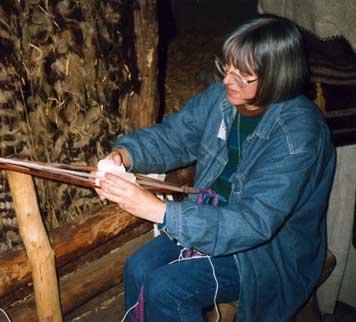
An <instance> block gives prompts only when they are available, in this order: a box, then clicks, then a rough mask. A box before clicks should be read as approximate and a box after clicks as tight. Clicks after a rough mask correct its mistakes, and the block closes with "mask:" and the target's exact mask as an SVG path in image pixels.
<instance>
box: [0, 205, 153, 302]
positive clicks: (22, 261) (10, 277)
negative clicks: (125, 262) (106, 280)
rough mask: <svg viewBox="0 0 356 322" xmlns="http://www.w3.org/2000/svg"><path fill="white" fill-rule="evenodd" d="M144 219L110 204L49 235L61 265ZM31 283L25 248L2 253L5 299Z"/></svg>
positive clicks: (1, 288) (0, 277)
mask: <svg viewBox="0 0 356 322" xmlns="http://www.w3.org/2000/svg"><path fill="white" fill-rule="evenodd" d="M143 222H144V221H143V220H140V219H137V218H136V217H134V216H132V215H130V214H128V213H127V212H124V211H123V210H121V209H120V208H119V207H118V206H116V205H110V206H108V207H105V208H102V209H100V210H98V211H96V212H95V213H94V214H92V215H91V216H88V217H85V218H82V219H80V220H79V221H77V222H75V223H69V224H65V225H63V226H61V227H60V228H58V229H55V230H53V231H51V232H50V233H49V236H50V240H51V243H52V245H53V248H54V251H55V256H56V266H57V268H61V267H63V266H64V265H66V264H68V263H69V262H71V261H73V260H74V259H78V258H79V257H80V256H82V255H84V254H87V253H88V252H89V251H91V250H93V249H95V248H97V247H99V246H101V245H104V244H105V243H106V242H108V241H110V240H111V239H113V238H114V237H116V236H118V235H119V234H124V233H125V232H128V231H130V230H132V229H133V228H135V227H137V226H139V225H140V224H142V223H143ZM151 227H152V225H146V226H145V231H147V230H148V229H150V228H151ZM67 272H68V269H67ZM30 282H31V265H30V263H29V261H28V258H27V256H26V253H25V251H24V249H23V248H21V247H17V248H16V249H13V250H9V251H7V252H5V253H2V254H0V297H1V298H3V297H4V296H5V295H6V294H9V293H10V292H13V291H15V290H17V289H19V288H21V287H23V286H26V285H27V284H28V283H30ZM0 301H1V300H0ZM3 304H4V303H3Z"/></svg>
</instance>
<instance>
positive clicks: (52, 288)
mask: <svg viewBox="0 0 356 322" xmlns="http://www.w3.org/2000/svg"><path fill="white" fill-rule="evenodd" d="M7 176H8V181H9V185H10V190H11V193H12V200H13V205H14V208H15V212H16V217H17V221H18V226H19V231H20V235H21V237H22V239H23V242H24V245H25V248H26V252H27V256H28V258H29V260H30V262H31V265H32V278H33V285H34V293H35V300H36V309H37V314H38V320H39V321H40V322H62V313H61V308H60V300H59V291H58V281H57V276H56V268H55V260H54V251H53V250H52V248H51V245H50V242H49V240H48V236H47V233H46V230H45V227H44V225H43V221H42V218H41V214H40V211H39V208H38V204H37V197H36V192H35V187H34V184H33V180H32V177H31V176H29V175H26V174H22V173H18V172H13V171H8V172H7Z"/></svg>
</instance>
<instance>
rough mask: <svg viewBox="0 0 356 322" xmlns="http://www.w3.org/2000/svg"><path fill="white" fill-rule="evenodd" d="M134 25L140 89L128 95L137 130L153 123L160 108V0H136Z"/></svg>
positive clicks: (128, 113) (128, 114)
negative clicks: (158, 12)
mask: <svg viewBox="0 0 356 322" xmlns="http://www.w3.org/2000/svg"><path fill="white" fill-rule="evenodd" d="M134 24H135V37H136V41H135V44H136V56H137V65H138V69H139V72H140V79H141V89H140V93H139V94H135V95H133V96H132V97H129V98H128V106H127V117H128V118H129V119H130V120H131V121H132V122H133V125H134V128H135V129H137V128H142V127H145V126H151V125H153V124H154V123H155V122H156V121H157V116H158V110H159V95H158V80H157V77H158V39H159V37H158V17H157V0H136V1H135V6H134Z"/></svg>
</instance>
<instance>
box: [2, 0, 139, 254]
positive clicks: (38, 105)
mask: <svg viewBox="0 0 356 322" xmlns="http://www.w3.org/2000/svg"><path fill="white" fill-rule="evenodd" d="M132 2H133V1H131V0H107V1H99V0H98V1H95V0H77V1H74V0H62V1H60V0H58V1H55V0H47V1H46V0H43V1H41V0H21V1H13V0H1V2H0V120H1V130H0V142H1V143H0V144H1V156H2V157H16V158H24V159H28V160H39V161H44V162H62V163H78V164H96V162H97V161H98V159H100V158H102V157H103V156H104V155H105V154H106V153H108V151H109V150H110V149H111V147H112V143H113V141H114V140H115V138H117V135H118V134H120V133H125V132H127V131H129V130H130V125H129V123H128V122H127V120H125V119H124V118H123V117H122V115H127V114H126V112H125V108H126V105H127V104H126V102H127V98H128V97H129V95H130V94H132V93H134V92H135V91H137V90H138V88H139V82H138V76H137V67H136V59H135V47H134V31H133V11H132V7H131V6H132ZM36 187H37V189H38V198H39V203H40V208H41V212H42V214H43V215H44V218H45V219H46V224H47V225H48V227H49V228H52V227H55V226H58V225H59V224H61V223H63V222H67V221H69V220H70V219H71V217H75V216H77V215H81V214H82V213H84V212H86V211H87V210H89V209H92V208H93V207H96V206H100V201H99V199H98V198H96V196H95V193H94V192H93V191H92V190H89V189H84V188H78V187H75V186H68V185H65V184H59V183H55V182H52V181H46V180H41V179H36ZM19 242H20V240H19V237H18V234H17V225H16V219H15V214H14V211H13V210H12V205H11V196H10V193H9V188H8V184H7V180H6V177H5V173H4V172H3V171H2V172H0V249H2V250H3V249H6V248H9V247H11V246H13V245H16V244H18V243H19Z"/></svg>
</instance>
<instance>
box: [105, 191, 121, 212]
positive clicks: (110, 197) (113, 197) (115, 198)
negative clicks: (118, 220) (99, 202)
mask: <svg viewBox="0 0 356 322" xmlns="http://www.w3.org/2000/svg"><path fill="white" fill-rule="evenodd" d="M102 196H103V197H104V198H105V199H107V200H110V201H112V202H115V203H117V204H118V205H120V207H121V208H124V206H123V205H124V201H123V199H122V198H121V197H120V196H118V195H116V194H112V193H110V192H107V191H104V190H103V192H102Z"/></svg>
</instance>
